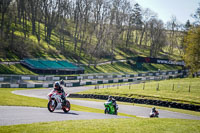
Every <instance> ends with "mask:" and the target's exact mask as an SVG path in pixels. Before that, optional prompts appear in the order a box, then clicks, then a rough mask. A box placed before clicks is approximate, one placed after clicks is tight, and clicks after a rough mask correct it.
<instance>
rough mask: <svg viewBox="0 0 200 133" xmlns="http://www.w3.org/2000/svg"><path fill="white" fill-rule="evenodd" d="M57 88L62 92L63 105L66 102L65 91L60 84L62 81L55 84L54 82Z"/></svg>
mask: <svg viewBox="0 0 200 133" xmlns="http://www.w3.org/2000/svg"><path fill="white" fill-rule="evenodd" d="M56 90H57V91H58V92H59V93H62V95H61V99H62V100H63V103H62V105H65V104H66V99H65V91H64V89H63V88H62V87H61V86H60V83H59V82H55V84H54V91H56Z"/></svg>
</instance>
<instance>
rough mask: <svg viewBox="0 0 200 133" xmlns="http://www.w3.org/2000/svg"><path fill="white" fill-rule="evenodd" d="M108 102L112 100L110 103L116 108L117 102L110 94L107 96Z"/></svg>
mask: <svg viewBox="0 0 200 133" xmlns="http://www.w3.org/2000/svg"><path fill="white" fill-rule="evenodd" d="M108 102H112V104H113V106H114V108H115V110H116V106H117V103H116V100H115V99H114V98H113V97H112V96H108Z"/></svg>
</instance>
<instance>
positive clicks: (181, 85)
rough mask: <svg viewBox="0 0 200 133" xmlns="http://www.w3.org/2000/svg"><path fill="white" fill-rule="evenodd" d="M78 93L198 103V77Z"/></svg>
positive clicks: (199, 81)
mask: <svg viewBox="0 0 200 133" xmlns="http://www.w3.org/2000/svg"><path fill="white" fill-rule="evenodd" d="M80 93H81V94H99V95H114V96H122V97H131V98H146V99H155V100H165V101H174V102H181V103H187V104H198V105H200V97H199V96H200V78H184V79H171V80H163V81H151V82H146V83H145V84H144V83H143V84H133V85H128V86H116V87H112V88H104V89H90V90H87V91H84V92H80Z"/></svg>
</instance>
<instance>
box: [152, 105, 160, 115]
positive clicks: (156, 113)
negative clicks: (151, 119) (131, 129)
mask: <svg viewBox="0 0 200 133" xmlns="http://www.w3.org/2000/svg"><path fill="white" fill-rule="evenodd" d="M151 114H154V116H158V115H159V113H158V111H157V110H156V108H155V107H153V108H152V110H151Z"/></svg>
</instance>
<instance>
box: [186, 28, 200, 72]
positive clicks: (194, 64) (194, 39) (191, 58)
mask: <svg viewBox="0 0 200 133" xmlns="http://www.w3.org/2000/svg"><path fill="white" fill-rule="evenodd" d="M184 46H185V55H184V60H185V62H186V65H187V66H188V67H189V68H190V70H191V72H192V73H195V72H197V71H198V70H200V26H198V27H194V28H191V29H190V30H189V31H188V34H187V35H186V36H185V38H184Z"/></svg>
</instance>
